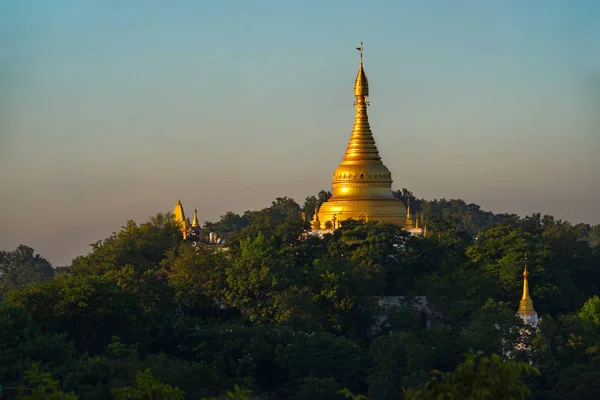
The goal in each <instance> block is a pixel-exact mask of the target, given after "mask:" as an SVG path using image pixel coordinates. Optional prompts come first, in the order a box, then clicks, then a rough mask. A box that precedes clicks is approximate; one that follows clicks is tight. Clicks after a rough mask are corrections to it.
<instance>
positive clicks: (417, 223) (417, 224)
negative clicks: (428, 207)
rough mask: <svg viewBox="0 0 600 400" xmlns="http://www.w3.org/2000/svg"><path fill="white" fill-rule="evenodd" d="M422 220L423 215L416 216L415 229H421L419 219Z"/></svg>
mask: <svg viewBox="0 0 600 400" xmlns="http://www.w3.org/2000/svg"><path fill="white" fill-rule="evenodd" d="M420 218H421V214H416V215H415V229H419V219H420Z"/></svg>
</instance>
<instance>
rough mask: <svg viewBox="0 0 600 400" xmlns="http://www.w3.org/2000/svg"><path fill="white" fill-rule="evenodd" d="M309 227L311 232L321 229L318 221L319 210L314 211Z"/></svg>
mask: <svg viewBox="0 0 600 400" xmlns="http://www.w3.org/2000/svg"><path fill="white" fill-rule="evenodd" d="M310 227H311V228H312V230H313V231H318V230H319V229H321V221H319V209H318V208H316V209H315V215H314V216H313V220H312V221H311V222H310Z"/></svg>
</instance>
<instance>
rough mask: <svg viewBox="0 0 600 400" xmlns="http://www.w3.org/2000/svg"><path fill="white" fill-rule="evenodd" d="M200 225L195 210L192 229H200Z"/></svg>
mask: <svg viewBox="0 0 600 400" xmlns="http://www.w3.org/2000/svg"><path fill="white" fill-rule="evenodd" d="M199 227H200V223H199V222H198V212H197V211H196V209H195V208H194V220H193V221H192V228H199Z"/></svg>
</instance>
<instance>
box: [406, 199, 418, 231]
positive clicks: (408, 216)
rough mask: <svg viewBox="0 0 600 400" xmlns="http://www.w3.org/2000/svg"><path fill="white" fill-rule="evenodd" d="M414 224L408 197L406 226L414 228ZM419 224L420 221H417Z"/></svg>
mask: <svg viewBox="0 0 600 400" xmlns="http://www.w3.org/2000/svg"><path fill="white" fill-rule="evenodd" d="M413 225H414V223H413V220H412V216H411V214H410V199H406V227H407V228H412V227H413ZM417 225H418V222H417Z"/></svg>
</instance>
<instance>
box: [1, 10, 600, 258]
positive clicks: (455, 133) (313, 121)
mask: <svg viewBox="0 0 600 400" xmlns="http://www.w3.org/2000/svg"><path fill="white" fill-rule="evenodd" d="M598 20H600V3H598V2H595V1H584V0H582V1H578V2H573V3H569V2H547V1H529V2H526V3H524V2H520V1H516V0H510V1H504V2H473V1H466V0H465V1H455V2H445V1H442V0H439V1H433V0H432V1H406V2H394V1H379V2H373V3H370V4H367V3H365V2H357V1H330V2H319V1H305V2H302V3H296V4H294V3H289V4H283V3H282V2H276V1H256V2H252V3H250V2H243V1H222V2H218V3H217V2H203V1H197V2H191V1H181V2H176V3H166V2H159V1H141V0H131V1H128V2H118V1H90V2H79V1H75V0H70V1H67V0H64V1H54V2H47V3H42V2H34V1H31V0H24V1H19V2H4V3H2V4H0V43H1V45H0V171H2V174H1V175H0V187H1V188H2V190H0V203H1V204H2V207H1V209H0V227H1V228H2V229H0V250H12V249H14V248H15V247H16V246H17V245H18V244H21V243H22V244H26V245H29V246H31V247H33V248H34V249H35V250H36V252H38V253H40V254H41V255H42V256H44V257H46V258H47V259H49V260H50V261H51V262H52V263H53V264H55V265H62V264H67V263H69V262H70V260H71V259H72V258H73V257H75V256H77V255H80V254H84V253H86V252H87V251H89V247H88V244H90V243H93V242H96V241H97V240H101V239H103V238H105V237H107V236H109V235H110V234H111V233H112V232H115V231H117V230H118V229H119V228H120V226H122V225H123V224H124V223H125V222H126V220H128V219H133V220H136V221H137V222H143V221H145V220H146V219H147V217H148V216H149V215H154V214H156V213H158V212H167V211H171V210H172V209H173V206H174V204H175V202H176V201H177V200H178V199H179V200H181V201H182V202H183V205H184V208H185V211H186V213H187V214H190V216H191V212H193V209H194V208H197V209H198V213H199V219H200V220H201V221H206V220H209V221H215V220H217V219H218V218H219V216H221V215H223V214H224V213H226V212H227V211H230V210H231V211H234V212H238V213H241V212H244V211H246V210H254V209H260V208H263V207H267V206H269V205H270V203H271V201H272V200H274V199H275V198H276V197H283V196H288V197H292V198H294V199H295V200H296V201H297V202H299V203H300V204H302V203H303V201H304V198H305V197H306V196H310V195H313V194H315V195H316V193H317V192H318V191H319V190H321V189H325V190H331V175H332V173H333V170H334V169H335V168H336V166H337V165H338V164H339V162H340V161H341V159H342V157H343V155H344V152H345V149H346V145H347V142H348V138H349V135H350V132H351V129H352V124H353V118H354V109H353V106H352V103H353V101H354V98H353V95H352V94H353V91H352V88H353V83H354V78H355V74H356V70H357V67H358V52H357V51H356V50H354V48H355V47H356V46H358V44H359V42H360V41H361V40H362V41H363V42H364V47H365V51H364V64H365V70H366V73H367V76H368V78H369V83H370V88H371V96H370V98H369V101H370V103H371V107H370V108H369V117H370V122H371V127H372V129H373V132H374V135H375V140H376V142H377V145H378V148H379V151H380V154H381V156H382V158H383V161H384V163H385V164H386V166H387V167H388V168H389V169H390V171H391V172H392V179H393V180H394V184H393V188H394V189H401V188H408V189H410V190H412V191H413V192H414V193H415V195H416V196H417V197H421V198H426V199H429V200H431V199H439V198H446V199H452V198H460V199H462V200H464V201H466V202H467V203H476V204H478V205H480V206H481V207H482V208H483V209H485V210H490V211H493V212H495V213H516V214H519V215H522V216H524V215H529V214H532V213H535V212H540V213H542V214H550V215H553V216H554V217H556V218H558V219H563V220H568V221H570V222H572V223H579V222H585V223H589V224H592V225H595V224H598V223H600V210H599V209H598V207H597V205H598V204H599V203H600V181H599V179H598V178H597V176H596V175H597V173H596V171H598V170H599V167H600V161H599V160H598V157H597V154H598V151H599V150H600V138H599V136H600V51H599V46H598V44H599V43H600V24H598V23H597V21H598Z"/></svg>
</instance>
